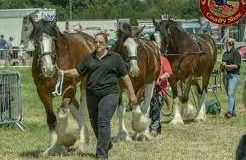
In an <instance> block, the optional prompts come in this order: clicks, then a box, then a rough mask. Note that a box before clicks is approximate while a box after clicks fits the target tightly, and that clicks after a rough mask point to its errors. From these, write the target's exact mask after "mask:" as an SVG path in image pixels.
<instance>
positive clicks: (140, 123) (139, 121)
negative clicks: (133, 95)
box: [131, 106, 150, 133]
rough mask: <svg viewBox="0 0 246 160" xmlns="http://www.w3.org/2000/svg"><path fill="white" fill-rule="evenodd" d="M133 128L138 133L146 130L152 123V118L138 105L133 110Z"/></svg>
mask: <svg viewBox="0 0 246 160" xmlns="http://www.w3.org/2000/svg"><path fill="white" fill-rule="evenodd" d="M131 124H132V129H133V130H134V131H135V132H137V133H142V132H144V131H145V130H146V129H147V128H148V127H149V125H150V119H149V116H148V115H144V114H143V113H142V112H141V109H140V107H139V106H138V107H137V108H136V109H135V110H133V112H132V121H131Z"/></svg>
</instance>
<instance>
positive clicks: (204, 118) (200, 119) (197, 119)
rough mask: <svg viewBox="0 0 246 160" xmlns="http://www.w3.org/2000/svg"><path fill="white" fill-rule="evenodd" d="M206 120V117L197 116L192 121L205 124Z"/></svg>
mask: <svg viewBox="0 0 246 160" xmlns="http://www.w3.org/2000/svg"><path fill="white" fill-rule="evenodd" d="M206 119H207V117H206V115H205V116H199V117H196V118H195V119H194V121H195V122H205V121H206Z"/></svg>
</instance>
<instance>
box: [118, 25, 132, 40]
mask: <svg viewBox="0 0 246 160" xmlns="http://www.w3.org/2000/svg"><path fill="white" fill-rule="evenodd" d="M122 29H123V30H124V32H123V31H122ZM131 34H132V29H131V26H130V25H129V24H128V23H123V24H121V26H120V28H119V29H118V31H117V37H122V35H126V36H130V35H131Z"/></svg>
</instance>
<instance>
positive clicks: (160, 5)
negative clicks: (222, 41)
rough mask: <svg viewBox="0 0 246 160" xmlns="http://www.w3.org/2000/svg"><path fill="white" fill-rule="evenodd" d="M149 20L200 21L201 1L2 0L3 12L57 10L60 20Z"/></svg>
mask: <svg viewBox="0 0 246 160" xmlns="http://www.w3.org/2000/svg"><path fill="white" fill-rule="evenodd" d="M71 6H72V18H73V19H74V20H76V19H115V18H131V20H132V21H133V22H134V21H136V19H147V18H156V17H160V15H161V14H171V15H172V16H173V17H175V18H187V19H188V18H199V16H200V10H199V1H198V0H0V9H19V8H53V9H56V12H57V19H58V20H69V18H70V7H71Z"/></svg>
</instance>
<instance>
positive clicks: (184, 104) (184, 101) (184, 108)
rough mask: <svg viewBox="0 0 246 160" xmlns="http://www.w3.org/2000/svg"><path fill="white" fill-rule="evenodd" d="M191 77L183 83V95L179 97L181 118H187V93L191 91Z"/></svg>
mask: <svg viewBox="0 0 246 160" xmlns="http://www.w3.org/2000/svg"><path fill="white" fill-rule="evenodd" d="M191 83H192V76H190V77H188V78H187V79H186V80H185V83H183V93H182V95H181V97H180V101H181V110H182V111H183V117H185V118H187V117H188V101H189V92H190V89H191Z"/></svg>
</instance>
